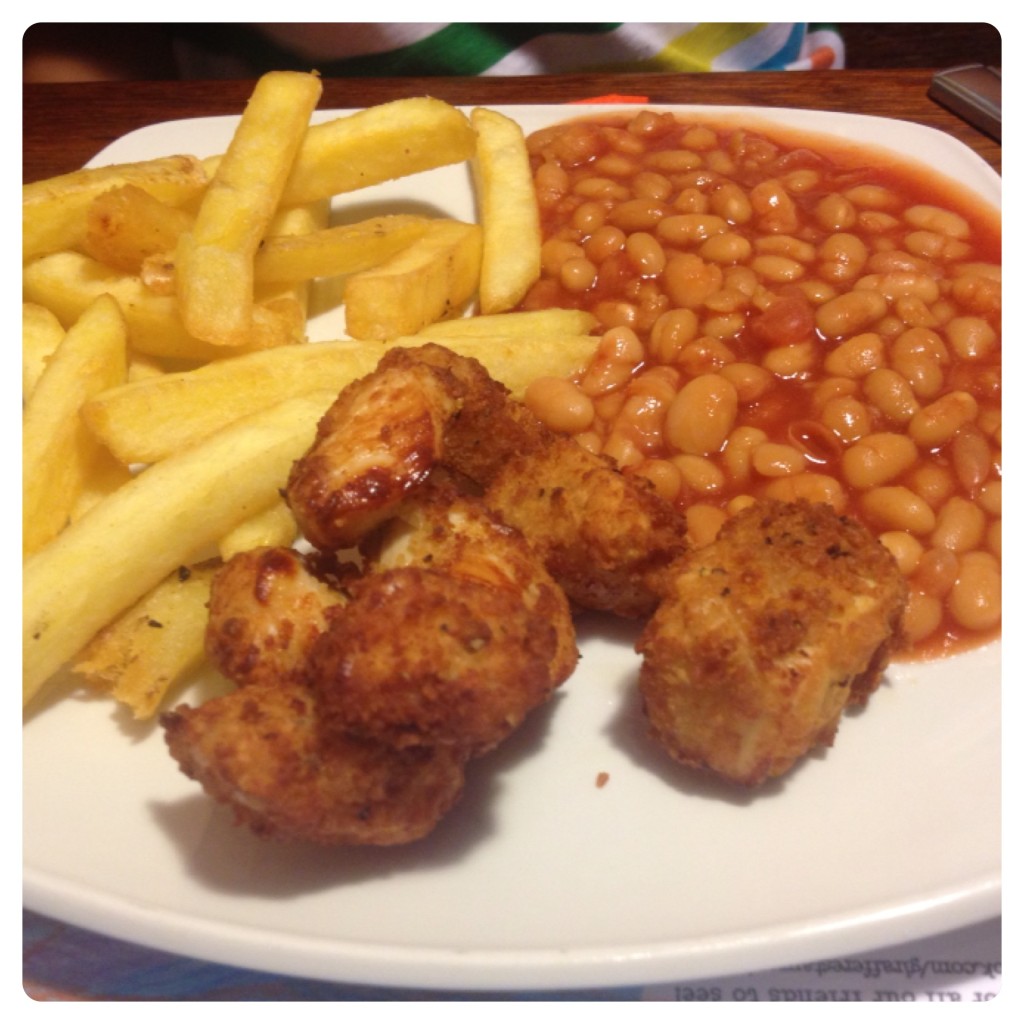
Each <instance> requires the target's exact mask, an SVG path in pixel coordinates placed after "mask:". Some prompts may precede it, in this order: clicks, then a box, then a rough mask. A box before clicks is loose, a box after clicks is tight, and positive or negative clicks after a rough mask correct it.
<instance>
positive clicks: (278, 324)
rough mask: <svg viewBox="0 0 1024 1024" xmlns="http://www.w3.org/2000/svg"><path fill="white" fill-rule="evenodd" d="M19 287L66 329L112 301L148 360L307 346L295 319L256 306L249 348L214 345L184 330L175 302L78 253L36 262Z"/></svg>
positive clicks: (27, 268) (200, 358) (219, 356)
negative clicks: (100, 302) (99, 302)
mask: <svg viewBox="0 0 1024 1024" xmlns="http://www.w3.org/2000/svg"><path fill="white" fill-rule="evenodd" d="M21 287H22V296H23V298H24V300H25V301H27V302H34V303H36V304H38V305H40V306H45V307H46V308H47V309H50V310H51V311H52V312H53V313H54V314H55V315H56V317H57V319H58V320H60V322H61V323H62V324H63V325H64V326H65V327H67V326H68V325H69V324H72V323H74V322H75V320H77V319H78V317H80V316H81V315H82V313H83V312H84V311H85V309H86V308H87V307H88V306H89V305H90V304H91V303H92V302H93V300H94V299H96V298H97V297H98V296H100V295H103V294H109V295H112V296H113V297H114V298H115V299H117V301H118V303H119V304H120V306H121V309H122V311H123V312H124V316H125V320H126V321H127V322H128V330H129V333H130V335H131V344H132V347H133V348H134V349H136V350H137V351H139V352H143V353H146V354H147V355H153V356H165V357H168V358H171V359H185V360H192V361H196V362H205V361H207V360H211V359H222V358H224V357H225V356H229V355H234V354H236V353H237V352H246V351H250V352H252V351H258V350H260V349H265V348H273V347H275V346H277V345H293V344H295V343H296V342H299V341H302V340H303V332H302V329H301V326H298V325H297V324H296V322H295V318H294V317H290V318H284V317H282V316H281V315H279V314H277V313H273V312H270V311H264V310H263V308H262V307H259V306H258V307H256V310H255V313H254V324H253V332H252V335H251V337H250V340H249V343H248V344H247V345H244V346H241V347H240V348H239V349H228V348H225V347H224V346H222V345H211V344H209V343H208V342H205V341H202V340H200V339H199V338H196V337H195V336H193V335H191V334H189V332H188V331H187V330H186V329H185V325H184V324H183V323H182V322H181V317H180V316H179V315H178V304H177V302H176V300H175V299H174V297H173V296H170V295H156V294H154V293H153V292H152V291H150V290H149V289H148V288H147V287H146V286H145V284H143V282H142V279H141V278H140V277H138V276H136V275H134V274H122V273H120V272H119V271H116V270H111V269H110V268H109V267H106V266H104V265H103V264H102V263H99V262H98V261H97V260H94V259H90V258H89V257H88V256H83V255H82V254H81V253H77V252H58V253H53V254H51V255H49V256H41V257H40V258H39V259H37V260H33V262H31V263H29V264H28V265H27V266H25V267H24V268H23V270H22V277H21Z"/></svg>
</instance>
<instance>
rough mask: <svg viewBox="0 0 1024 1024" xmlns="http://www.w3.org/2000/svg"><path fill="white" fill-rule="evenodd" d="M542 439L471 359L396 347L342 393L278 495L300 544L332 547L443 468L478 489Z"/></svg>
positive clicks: (535, 423)
mask: <svg viewBox="0 0 1024 1024" xmlns="http://www.w3.org/2000/svg"><path fill="white" fill-rule="evenodd" d="M546 437H547V432H546V428H545V427H544V426H543V425H542V424H541V423H540V421H539V420H537V419H536V418H535V417H533V416H532V414H530V413H529V412H528V411H527V410H526V409H525V407H523V406H521V405H519V403H517V402H515V401H513V400H512V399H511V398H510V397H509V392H508V389H507V388H505V386H504V385H502V384H500V383H498V382H497V381H495V380H493V379H492V378H491V377H490V376H489V375H488V373H487V371H486V369H485V368H484V367H483V365H482V364H481V363H479V362H478V361H477V360H475V359H471V358H469V357H466V356H459V355H456V354H455V353H454V352H452V351H450V350H449V349H446V348H443V347H442V346H440V345H434V344H427V345H424V346H422V347H418V348H395V349H391V350H389V351H388V352H387V353H386V354H385V355H384V356H383V357H382V358H381V360H380V362H379V363H378V365H377V367H376V369H375V370H374V371H373V372H372V373H370V374H368V375H367V376H365V377H363V378H360V379H359V380H357V381H353V382H352V383H351V384H350V385H348V387H346V388H344V389H343V390H342V391H341V393H340V394H339V395H338V398H337V399H336V400H335V401H334V403H333V404H332V405H331V407H330V409H328V411H327V412H326V413H325V414H324V416H323V418H322V419H321V421H320V423H319V424H318V426H317V433H316V438H315V440H314V443H313V445H312V447H311V448H310V450H309V451H308V452H307V453H306V454H305V455H304V456H303V457H302V458H301V459H299V460H298V461H297V462H296V463H295V465H294V466H293V468H292V471H291V474H290V476H289V479H288V485H287V488H286V492H285V493H286V497H287V500H288V504H289V506H290V507H291V509H292V512H293V514H294V515H295V519H296V522H297V523H298V525H299V528H300V529H301V530H302V533H303V534H304V535H305V537H306V538H307V540H309V542H310V543H311V544H313V545H314V546H315V547H317V548H320V549H322V550H325V551H327V550H338V549H340V548H344V547H349V546H352V545H355V544H356V543H358V542H359V540H360V539H361V538H362V537H363V536H365V535H366V534H367V533H368V532H370V531H371V530H372V529H373V528H374V527H375V526H377V525H378V524H379V523H381V522H384V521H385V520H387V519H388V518H390V517H391V516H392V515H394V514H395V512H396V511H397V510H398V509H399V508H400V507H401V505H402V503H403V502H404V501H405V499H406V498H407V497H408V496H409V494H410V493H411V492H412V491H414V490H415V489H416V488H417V487H419V486H420V485H421V484H422V483H423V482H424V481H425V480H426V479H427V478H428V477H429V475H430V473H431V471H432V470H434V469H435V468H436V467H437V466H438V465H439V464H440V463H442V462H443V463H444V464H445V465H446V466H447V467H449V468H450V469H454V470H455V471H456V472H458V473H460V474H462V475H463V476H465V477H467V478H468V479H470V480H473V481H476V482H477V483H479V482H480V481H486V480H487V479H488V478H489V475H490V474H491V473H493V472H494V470H495V469H496V467H497V466H499V465H500V464H501V463H502V461H504V459H505V458H507V457H508V456H509V455H511V454H512V453H514V452H523V451H528V450H531V449H533V448H536V447H538V446H540V445H541V444H542V443H543V442H544V441H545V440H546Z"/></svg>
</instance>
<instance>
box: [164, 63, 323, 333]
mask: <svg viewBox="0 0 1024 1024" xmlns="http://www.w3.org/2000/svg"><path fill="white" fill-rule="evenodd" d="M320 93H321V84H320V80H319V78H318V77H317V76H316V75H308V74H302V73H299V72H276V71H272V72H269V73H268V74H265V75H263V76H262V77H261V78H260V79H259V81H258V82H257V83H256V87H255V89H254V90H253V93H252V95H251V97H250V99H249V103H248V105H247V106H246V109H245V111H244V113H243V114H242V117H241V120H240V122H239V124H238V127H237V128H236V130H235V133H234V135H233V137H232V140H231V144H230V146H229V147H228V151H227V153H226V154H225V155H224V158H223V159H222V160H221V161H220V163H219V165H218V167H217V171H216V173H215V174H214V177H213V180H212V181H211V182H210V184H209V186H208V188H207V190H206V192H205V194H204V195H203V199H202V202H201V204H200V206H199V211H198V213H197V214H196V219H195V223H194V224H193V225H192V228H191V230H190V231H186V232H185V233H184V234H183V235H181V237H180V238H179V240H178V245H177V248H176V250H175V260H174V268H175V269H174V273H175V289H176V293H177V299H178V307H179V311H180V314H181V318H182V322H183V323H184V324H185V327H186V329H187V330H188V332H189V333H190V334H192V335H194V336H195V337H197V338H200V339H202V340H203V341H206V342H209V343H210V344H212V345H225V346H240V345H244V344H246V343H247V342H248V341H249V340H250V336H251V334H252V330H253V287H254V284H253V257H254V256H255V254H256V250H257V248H258V246H259V243H260V241H261V239H262V238H263V236H264V234H265V232H266V229H267V226H268V225H269V224H270V221H271V218H272V217H273V215H274V213H275V212H276V210H277V208H278V204H279V201H280V199H281V193H282V191H283V189H284V185H285V182H286V181H287V179H288V174H289V172H290V171H291V169H292V164H293V162H294V160H295V155H296V153H297V152H298V149H299V146H300V144H301V143H302V140H303V137H304V135H305V133H306V130H307V128H308V126H309V118H310V115H311V114H312V112H313V110H314V109H315V107H316V104H317V101H318V100H319V98H320ZM310 198H311V199H315V198H322V197H310ZM303 201H305V200H303Z"/></svg>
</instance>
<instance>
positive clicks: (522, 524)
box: [484, 437, 687, 618]
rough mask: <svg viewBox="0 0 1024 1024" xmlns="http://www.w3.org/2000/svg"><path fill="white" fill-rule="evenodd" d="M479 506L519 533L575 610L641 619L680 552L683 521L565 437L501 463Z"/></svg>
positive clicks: (642, 485)
mask: <svg viewBox="0 0 1024 1024" xmlns="http://www.w3.org/2000/svg"><path fill="white" fill-rule="evenodd" d="M484 500H485V501H486V503H487V504H488V505H489V506H490V507H491V508H493V509H495V510H496V511H497V512H499V513H500V514H501V515H502V517H503V518H504V519H505V520H506V522H508V523H511V524H512V525H513V526H515V527H517V528H518V529H519V530H521V531H522V533H523V534H524V536H526V538H527V539H528V540H529V541H530V543H531V545H532V546H533V547H534V549H535V550H536V551H537V552H538V554H539V555H540V557H541V558H542V560H543V561H544V563H545V565H546V566H547V567H548V570H549V571H550V573H551V575H552V576H554V578H555V579H556V580H557V581H558V582H559V584H560V585H561V586H562V587H563V588H564V590H565V592H566V593H567V594H568V595H569V598H570V599H571V600H572V601H573V602H574V603H575V604H577V605H579V606H580V607H581V608H590V609H594V610H599V611H610V612H614V613H615V614H617V615H622V616H625V617H629V618H639V617H642V616H646V615H649V614H650V613H651V612H652V611H653V610H654V608H655V605H656V604H657V601H658V594H657V587H658V578H659V576H660V574H661V573H662V572H664V570H665V569H666V567H667V566H668V565H670V564H671V563H672V562H673V561H675V559H676V558H678V557H679V556H680V555H681V554H682V553H683V552H684V551H685V550H686V547H687V542H686V518H685V516H684V515H683V514H682V513H681V512H679V511H678V510H677V509H676V508H675V506H673V505H671V504H669V503H668V502H666V501H664V500H663V499H662V498H660V497H659V496H658V495H657V494H656V493H655V491H654V489H653V487H652V486H651V485H650V484H649V482H648V481H647V480H645V479H643V478H642V477H627V476H625V475H624V474H622V473H621V472H619V470H618V469H617V468H616V467H615V466H614V464H613V463H612V462H611V461H610V460H608V459H605V458H603V457H601V456H597V455H593V454H592V453H590V452H588V451H586V449H584V448H583V447H581V446H580V445H579V444H578V443H577V442H576V441H575V440H573V439H571V438H567V437H555V438H552V440H551V441H550V443H549V444H548V445H546V446H545V447H544V448H543V449H542V450H539V451H535V452H532V453H530V454H528V455H523V456H517V457H514V458H511V459H509V460H507V461H506V463H505V464H504V465H503V466H502V467H501V469H500V470H499V471H498V472H497V474H496V475H495V477H494V479H493V480H492V481H491V484H490V486H489V487H488V488H487V490H486V492H485V494H484Z"/></svg>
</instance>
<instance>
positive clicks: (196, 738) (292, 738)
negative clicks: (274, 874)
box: [162, 683, 465, 846]
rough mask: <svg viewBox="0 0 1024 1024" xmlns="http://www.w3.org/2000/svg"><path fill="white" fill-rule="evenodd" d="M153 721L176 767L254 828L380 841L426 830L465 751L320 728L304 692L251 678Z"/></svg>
mask: <svg viewBox="0 0 1024 1024" xmlns="http://www.w3.org/2000/svg"><path fill="white" fill-rule="evenodd" d="M162 722H163V725H164V731H165V738H166V740H167V745H168V747H169V749H170V752H171V755H172V756H173V757H174V759H175V760H176V761H177V762H178V764H179V766H180V767H181V769H182V771H183V772H184V773H185V774H186V775H188V776H189V777H190V778H192V779H195V780H197V781H198V782H199V783H200V784H201V785H202V787H203V788H204V789H205V790H206V792H207V793H208V794H209V795H210V796H211V797H213V798H214V799H216V800H217V801H219V802H221V803H224V804H226V805H228V806H230V807H231V808H232V809H233V811H234V815H235V819H236V821H237V822H238V823H239V824H245V825H248V826H249V827H250V828H251V829H252V830H253V832H255V833H256V834H257V835H259V836H261V837H264V838H280V839H297V840H303V841H307V842H312V843H319V844H324V845H332V844H337V845H342V844H345V845H375V846H390V845H395V844H399V843H409V842H413V841H414V840H417V839H421V838H422V837H423V836H425V835H427V834H428V833H430V832H431V831H432V830H433V828H434V827H435V825H436V824H437V823H438V821H440V819H441V818H442V817H443V816H444V815H445V814H446V813H447V812H448V810H450V808H451V807H452V806H453V805H454V804H455V803H456V802H457V800H458V798H459V796H460V795H461V793H462V790H463V786H464V783H465V774H464V763H465V754H464V752H463V751H461V750H459V749H457V748H455V747H437V748H430V747H413V748H409V749H407V750H395V749H393V748H390V747H387V746H385V745H383V744H380V743H375V742H373V741H371V740H363V739H357V738H355V737H351V736H343V735H339V734H325V732H324V731H323V730H322V729H321V727H320V725H319V722H318V717H317V715H316V713H315V708H314V701H313V697H312V696H311V695H310V694H309V693H308V692H306V691H305V690H304V689H303V688H302V687H300V686H297V685H294V684H287V683H286V684H284V685H278V686H273V685H267V684H263V683H260V684H253V685H251V686H246V687H245V688H244V689H240V690H235V691H234V692H232V693H230V694H227V695H225V696H223V697H216V698H213V699H212V700H209V701H206V702H205V703H204V704H202V705H200V706H199V707H197V708H191V707H187V706H181V707H179V708H176V709H175V710H174V711H171V712H167V713H166V714H165V715H164V716H163V718H162Z"/></svg>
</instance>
